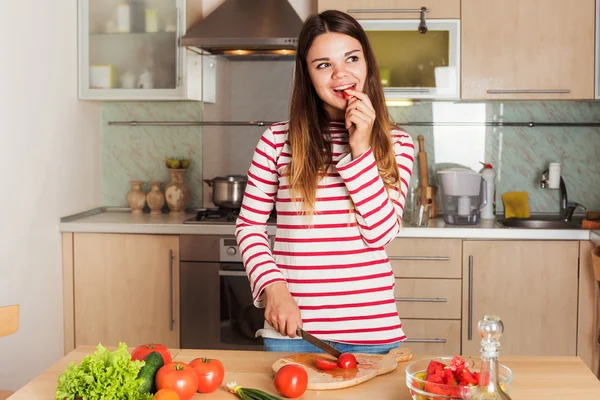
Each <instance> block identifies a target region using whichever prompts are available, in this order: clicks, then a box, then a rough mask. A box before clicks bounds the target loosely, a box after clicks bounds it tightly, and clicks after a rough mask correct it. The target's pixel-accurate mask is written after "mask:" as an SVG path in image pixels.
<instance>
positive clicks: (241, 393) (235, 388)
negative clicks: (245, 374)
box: [225, 382, 281, 400]
mask: <svg viewBox="0 0 600 400" xmlns="http://www.w3.org/2000/svg"><path fill="white" fill-rule="evenodd" d="M225 386H226V387H227V390H228V391H229V392H230V393H233V394H235V395H237V396H238V397H239V398H240V399H242V400H281V398H280V397H277V396H274V395H272V394H269V393H267V392H263V391H262V390H259V389H252V388H244V387H241V386H240V385H238V384H237V383H236V382H229V383H228V384H227V385H225Z"/></svg>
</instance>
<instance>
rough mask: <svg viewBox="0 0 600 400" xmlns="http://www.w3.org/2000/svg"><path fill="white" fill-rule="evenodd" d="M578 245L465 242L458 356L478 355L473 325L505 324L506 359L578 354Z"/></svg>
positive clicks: (529, 242) (563, 242)
mask: <svg viewBox="0 0 600 400" xmlns="http://www.w3.org/2000/svg"><path fill="white" fill-rule="evenodd" d="M578 267H579V242H576V241H495V240H494V241H464V242H463V315H462V354H464V355H479V348H480V340H481V339H480V336H479V333H478V331H477V322H478V321H479V320H480V319H481V318H483V316H484V315H486V314H493V315H497V316H499V317H500V318H501V319H502V321H503V323H504V334H503V335H502V337H501V339H500V342H501V344H502V347H501V348H500V351H501V353H500V354H501V355H504V356H525V355H526V356H574V355H576V353H577V297H578Z"/></svg>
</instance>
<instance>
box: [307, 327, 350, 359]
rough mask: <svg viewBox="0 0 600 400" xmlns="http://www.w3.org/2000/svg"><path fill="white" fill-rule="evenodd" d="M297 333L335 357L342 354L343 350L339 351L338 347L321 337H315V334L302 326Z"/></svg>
mask: <svg viewBox="0 0 600 400" xmlns="http://www.w3.org/2000/svg"><path fill="white" fill-rule="evenodd" d="M296 334H297V335H298V336H300V337H301V338H302V339H304V340H306V341H307V342H308V343H311V344H314V345H315V346H317V347H318V348H320V349H321V350H323V351H324V352H325V353H328V354H331V355H332V356H334V357H335V358H338V357H339V356H341V355H342V352H341V351H339V350H338V349H336V348H334V347H331V346H330V345H328V344H327V343H325V342H324V341H322V340H321V339H319V338H317V337H314V336H313V335H311V334H310V333H308V332H306V331H305V330H304V329H302V328H298V330H297V331H296Z"/></svg>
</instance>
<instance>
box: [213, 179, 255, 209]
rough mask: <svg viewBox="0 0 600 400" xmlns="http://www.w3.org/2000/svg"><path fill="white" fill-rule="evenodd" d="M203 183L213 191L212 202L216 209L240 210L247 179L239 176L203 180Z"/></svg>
mask: <svg viewBox="0 0 600 400" xmlns="http://www.w3.org/2000/svg"><path fill="white" fill-rule="evenodd" d="M204 182H205V183H206V184H207V185H208V186H210V187H211V188H212V189H213V193H212V202H213V204H214V205H215V206H217V207H222V208H240V207H241V206H242V199H243V198H244V192H245V191H246V185H247V184H248V178H247V177H245V176H241V175H227V176H219V177H216V178H214V179H205V180H204Z"/></svg>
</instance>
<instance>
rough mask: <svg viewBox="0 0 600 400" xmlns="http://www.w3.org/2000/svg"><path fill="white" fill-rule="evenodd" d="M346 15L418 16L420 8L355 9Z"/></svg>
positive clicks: (426, 10)
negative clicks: (404, 14) (405, 14)
mask: <svg viewBox="0 0 600 400" xmlns="http://www.w3.org/2000/svg"><path fill="white" fill-rule="evenodd" d="M346 11H347V12H348V14H359V13H360V14H387V13H393V14H395V13H411V14H418V13H420V12H421V9H420V8H418V9H417V8H415V9H410V8H391V9H370V8H367V9H364V8H355V9H349V10H346ZM429 11H430V10H429V9H428V8H426V9H425V12H429Z"/></svg>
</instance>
